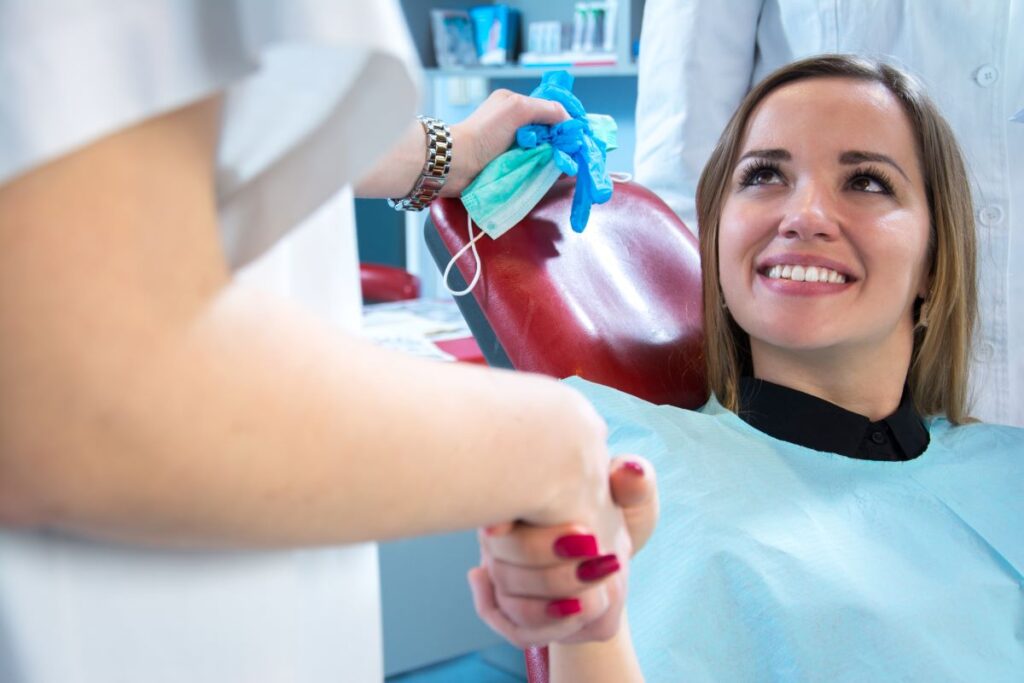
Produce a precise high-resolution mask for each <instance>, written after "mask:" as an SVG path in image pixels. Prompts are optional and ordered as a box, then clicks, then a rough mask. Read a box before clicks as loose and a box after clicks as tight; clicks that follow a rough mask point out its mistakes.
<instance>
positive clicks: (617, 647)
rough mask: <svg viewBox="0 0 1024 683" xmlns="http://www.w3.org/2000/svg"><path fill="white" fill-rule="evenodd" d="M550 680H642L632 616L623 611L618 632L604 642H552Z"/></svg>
mask: <svg viewBox="0 0 1024 683" xmlns="http://www.w3.org/2000/svg"><path fill="white" fill-rule="evenodd" d="M549 653H550V658H551V660H550V666H551V683H574V682H575V681H587V683H606V682H607V683H643V680H644V675H643V672H642V671H641V670H640V663H639V662H638V661H637V658H636V653H635V652H634V650H633V641H632V639H631V637H630V633H629V620H628V619H627V618H626V613H625V611H623V614H622V624H621V626H620V627H619V631H618V633H616V634H615V636H614V637H612V638H611V639H610V640H607V641H605V642H595V643H582V644H579V645H559V644H557V643H556V644H553V645H551V647H550V650H549Z"/></svg>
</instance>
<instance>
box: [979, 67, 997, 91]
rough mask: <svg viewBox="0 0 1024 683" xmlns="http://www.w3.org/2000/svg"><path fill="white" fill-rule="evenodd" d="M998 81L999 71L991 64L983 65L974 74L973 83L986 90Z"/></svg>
mask: <svg viewBox="0 0 1024 683" xmlns="http://www.w3.org/2000/svg"><path fill="white" fill-rule="evenodd" d="M998 80H999V69H997V68H995V67H994V66H992V65H991V64H984V65H982V66H981V67H979V68H978V70H977V71H975V72H974V82H975V83H977V84H978V85H980V86H981V87H983V88H987V87H988V86H990V85H992V84H993V83H995V82H996V81H998Z"/></svg>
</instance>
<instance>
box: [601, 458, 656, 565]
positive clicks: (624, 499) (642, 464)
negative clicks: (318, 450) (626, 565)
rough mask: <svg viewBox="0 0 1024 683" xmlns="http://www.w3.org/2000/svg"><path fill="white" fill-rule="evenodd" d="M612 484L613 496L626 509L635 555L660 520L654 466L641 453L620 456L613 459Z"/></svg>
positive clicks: (624, 513) (623, 513) (626, 520)
mask: <svg viewBox="0 0 1024 683" xmlns="http://www.w3.org/2000/svg"><path fill="white" fill-rule="evenodd" d="M610 486H611V492H612V499H613V500H614V501H615V504H616V505H618V506H619V507H620V508H622V515H623V517H624V518H625V522H626V528H627V529H628V530H629V536H630V538H631V539H632V541H633V554H634V555H635V554H636V553H637V552H639V550H640V548H642V547H643V546H644V544H645V543H647V539H649V538H650V537H651V534H653V533H654V527H655V525H656V524H657V522H658V486H657V479H656V477H655V474H654V467H653V466H652V465H651V463H649V462H647V460H645V459H644V458H641V457H640V456H638V455H625V456H619V457H617V458H615V459H614V460H613V461H612V470H611V477H610Z"/></svg>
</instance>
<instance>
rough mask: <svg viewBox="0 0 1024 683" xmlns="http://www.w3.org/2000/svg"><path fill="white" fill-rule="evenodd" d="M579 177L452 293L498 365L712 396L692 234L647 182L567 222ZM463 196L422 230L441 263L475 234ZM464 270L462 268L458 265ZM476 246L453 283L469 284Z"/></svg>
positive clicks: (622, 188)
mask: <svg viewBox="0 0 1024 683" xmlns="http://www.w3.org/2000/svg"><path fill="white" fill-rule="evenodd" d="M574 187H575V180H574V179H573V178H563V179H561V180H559V181H558V182H557V183H556V184H555V186H554V187H553V188H552V189H551V191H550V192H549V193H548V194H547V196H546V197H545V198H544V199H543V200H542V201H541V203H540V204H538V205H537V207H536V208H534V210H533V211H531V212H530V214H529V215H528V216H527V217H526V219H524V220H523V221H522V222H521V223H520V224H519V225H517V226H516V227H515V228H513V229H512V230H510V231H509V232H507V233H506V234H505V235H503V236H502V237H501V238H500V239H497V240H492V239H490V238H489V237H486V236H485V237H482V238H481V239H479V240H477V243H476V244H477V249H478V251H479V254H480V261H481V263H482V264H483V272H482V274H481V277H480V281H479V282H478V283H477V285H476V288H475V289H474V290H473V292H472V294H470V295H467V296H463V297H457V298H456V301H457V303H458V305H459V308H460V310H461V311H462V313H463V315H464V316H465V318H466V321H467V323H468V324H469V327H470V329H471V330H472V332H473V335H474V337H476V340H477V343H478V344H479V345H480V348H481V350H482V351H483V353H484V356H485V357H486V358H487V361H488V363H489V364H490V365H493V366H498V367H505V368H514V369H517V370H524V371H529V372H539V373H544V374H547V375H552V376H555V377H559V378H563V377H569V376H572V375H579V376H581V377H583V378H585V379H588V380H591V381H594V382H599V383H601V384H606V385H609V386H613V387H616V388H618V389H621V390H623V391H626V392H629V393H631V394H633V395H635V396H639V397H640V398H643V399H646V400H648V401H652V402H654V403H659V404H664V403H667V404H672V405H677V406H681V407H684V408H697V407H699V406H701V405H702V404H703V403H704V402H705V400H706V399H707V388H706V384H705V380H704V358H703V352H702V343H703V334H702V327H703V326H702V321H701V277H700V258H699V253H698V247H697V242H696V239H695V238H694V237H693V235H692V234H691V233H690V231H689V230H687V228H686V226H685V225H683V223H682V222H681V221H680V220H679V218H678V217H676V215H675V214H674V213H673V212H672V210H671V209H669V208H668V206H667V205H665V203H664V202H662V201H661V200H660V199H659V198H658V197H657V196H656V195H654V194H653V193H652V192H650V191H649V190H647V189H645V188H643V187H641V186H640V185H637V184H636V183H632V182H624V183H616V184H615V192H614V195H613V197H612V199H611V200H610V201H609V202H607V203H606V204H602V205H597V206H594V207H593V210H592V212H591V215H590V221H589V223H588V224H587V228H586V230H585V231H584V232H583V233H580V234H577V233H575V232H573V231H572V229H571V228H570V226H569V210H570V204H571V201H572V192H573V189H574ZM466 223H467V217H466V211H465V208H464V207H463V205H462V202H461V201H459V200H458V199H441V200H437V201H435V202H434V203H433V205H432V206H431V211H430V220H429V221H427V224H426V227H425V236H426V240H427V245H428V248H429V249H430V251H431V254H432V256H433V258H434V260H435V261H436V262H437V264H438V266H439V267H440V268H441V270H442V271H443V270H444V267H445V265H446V264H447V263H448V261H449V260H450V259H451V255H452V254H454V253H456V252H458V251H459V249H461V248H462V246H463V245H465V244H466V243H467V241H468V237H467V224H466ZM456 270H457V271H458V272H456ZM474 273H475V264H474V260H473V257H472V255H471V253H470V252H468V251H467V253H465V254H463V255H462V256H461V257H460V259H459V261H458V263H457V269H455V268H453V269H452V273H451V275H450V278H449V285H450V286H451V287H452V288H453V289H455V290H459V289H463V288H464V287H465V283H466V282H467V281H469V280H471V279H472V277H473V275H474ZM526 663H527V674H528V677H529V681H530V683H547V680H548V663H547V649H546V648H531V649H529V650H527V652H526Z"/></svg>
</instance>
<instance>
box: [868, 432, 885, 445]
mask: <svg viewBox="0 0 1024 683" xmlns="http://www.w3.org/2000/svg"><path fill="white" fill-rule="evenodd" d="M871 440H872V441H874V442H875V443H877V444H883V443H885V434H883V433H882V432H871Z"/></svg>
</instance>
